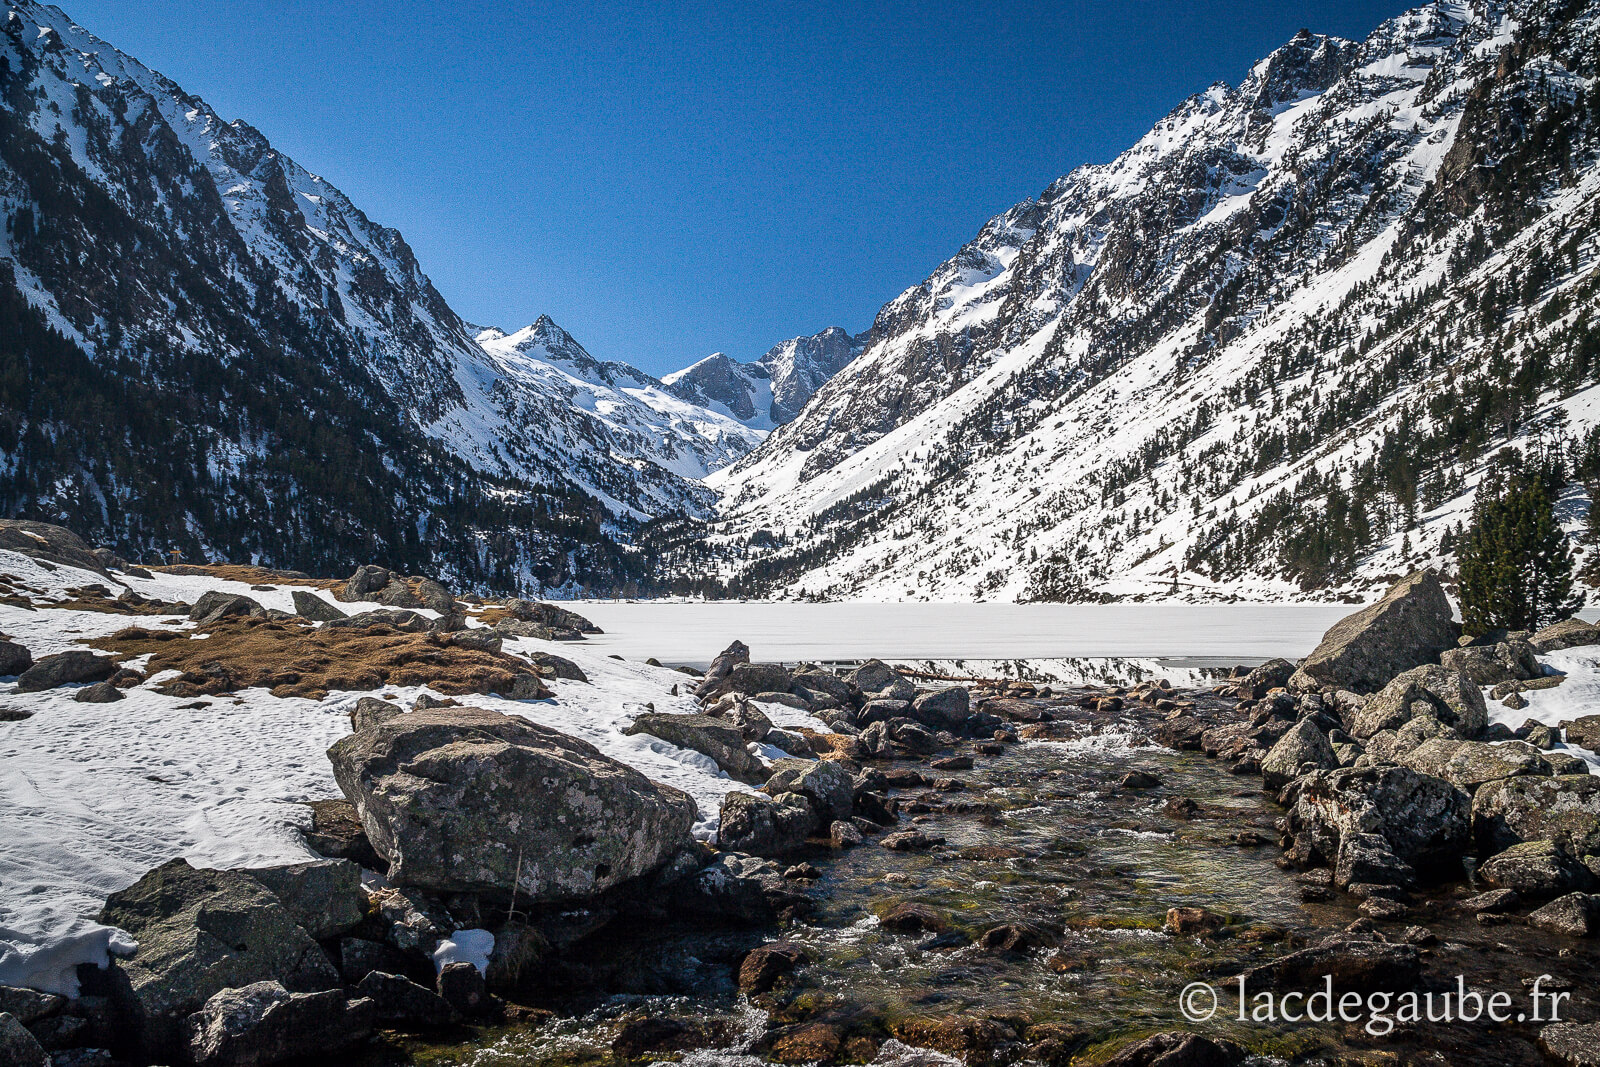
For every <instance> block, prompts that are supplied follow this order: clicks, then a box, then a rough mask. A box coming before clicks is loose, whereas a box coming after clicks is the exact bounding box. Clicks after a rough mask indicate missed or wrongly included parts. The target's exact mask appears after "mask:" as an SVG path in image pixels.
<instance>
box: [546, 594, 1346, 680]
mask: <svg viewBox="0 0 1600 1067" xmlns="http://www.w3.org/2000/svg"><path fill="white" fill-rule="evenodd" d="M571 606H572V607H573V608H574V609H576V610H577V611H579V612H580V613H582V614H584V615H586V616H588V617H589V618H590V619H593V620H594V622H595V624H596V625H598V626H600V627H601V628H602V629H603V630H605V631H606V633H605V634H603V635H599V636H595V637H592V638H591V639H590V640H591V641H592V643H593V644H592V646H591V647H599V648H602V649H603V650H604V651H606V652H608V653H616V654H618V655H621V656H625V657H627V658H628V659H644V658H647V657H650V656H654V657H656V658H657V659H659V660H661V661H663V662H665V663H686V664H690V665H696V666H704V665H705V664H706V663H707V662H709V661H710V659H711V657H713V656H714V655H716V654H717V653H718V652H720V651H721V650H722V649H724V648H726V647H727V646H728V644H729V643H730V642H732V641H734V640H740V641H743V642H745V643H746V644H747V645H749V646H750V650H751V655H752V656H753V657H754V658H755V659H757V660H764V661H778V662H784V663H792V662H799V661H802V660H817V661H830V660H844V661H853V660H862V659H868V658H871V657H874V656H876V657H878V658H880V659H886V660H955V659H965V660H1039V659H1081V658H1136V659H1182V660H1188V661H1191V662H1205V661H1212V662H1219V663H1220V662H1223V661H1226V662H1230V663H1232V662H1238V663H1249V662H1252V661H1254V662H1260V661H1263V660H1267V659H1271V658H1272V657H1274V656H1287V657H1289V658H1291V659H1294V658H1298V657H1301V656H1304V655H1305V654H1306V653H1308V652H1310V651H1311V650H1312V649H1313V648H1315V647H1316V646H1317V642H1318V641H1320V640H1321V639H1322V635H1323V634H1324V633H1325V632H1326V631H1327V629H1328V628H1329V627H1330V626H1332V625H1333V624H1334V623H1335V622H1337V621H1339V620H1340V619H1342V618H1344V617H1345V616H1346V615H1348V614H1350V613H1351V612H1353V611H1356V610H1358V608H1357V607H1356V606H1354V605H1350V604H910V603H832V604H795V603H755V602H728V601H716V602H710V603H685V602H669V601H583V602H580V603H575V604H573V605H571Z"/></svg>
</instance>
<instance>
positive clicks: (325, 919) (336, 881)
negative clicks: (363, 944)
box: [246, 860, 367, 941]
mask: <svg viewBox="0 0 1600 1067" xmlns="http://www.w3.org/2000/svg"><path fill="white" fill-rule="evenodd" d="M246 873H247V874H249V875H250V877H252V878H254V879H255V880H256V881H258V882H260V883H261V884H262V885H264V886H266V887H267V888H268V889H270V890H272V892H273V894H274V895H275V896H276V897H277V898H278V899H279V900H281V901H282V902H283V906H284V907H286V908H288V909H289V914H290V915H292V916H293V917H294V921H295V922H297V923H299V924H300V928H301V929H303V930H304V931H305V932H306V933H308V934H310V935H311V936H312V937H314V938H316V939H317V940H318V941H325V940H327V939H329V938H334V937H338V936H339V935H340V934H346V933H349V932H350V931H351V930H354V929H355V928H356V927H357V926H359V925H361V920H363V919H365V918H366V917H367V894H366V892H365V891H363V890H362V888H361V868H360V867H358V866H357V865H356V864H354V863H352V862H351V861H349V860H310V861H308V862H305V863H288V864H284V865H282V866H279V867H254V868H251V869H250V870H249V871H247V872H246Z"/></svg>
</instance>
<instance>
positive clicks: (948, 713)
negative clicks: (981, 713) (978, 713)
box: [910, 685, 972, 730]
mask: <svg viewBox="0 0 1600 1067" xmlns="http://www.w3.org/2000/svg"><path fill="white" fill-rule="evenodd" d="M970 714H972V695H971V694H970V693H969V692H968V691H967V688H966V686H961V685H956V686H951V687H950V688H949V689H935V690H934V691H933V692H931V693H923V694H922V695H921V696H919V697H917V699H915V700H913V701H912V702H911V714H910V718H912V719H915V720H916V721H917V722H920V723H921V724H922V725H924V726H926V727H927V728H928V729H930V730H955V729H959V728H960V727H961V725H962V724H963V723H965V722H966V721H967V716H969V715H970Z"/></svg>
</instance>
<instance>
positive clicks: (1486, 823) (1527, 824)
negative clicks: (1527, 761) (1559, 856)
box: [1472, 774, 1600, 856]
mask: <svg viewBox="0 0 1600 1067" xmlns="http://www.w3.org/2000/svg"><path fill="white" fill-rule="evenodd" d="M1472 832H1473V836H1474V837H1475V838H1477V841H1478V847H1479V849H1480V850H1482V851H1484V852H1486V853H1490V852H1499V851H1500V850H1502V849H1506V848H1510V847H1511V846H1512V845H1515V844H1516V843H1517V842H1519V841H1556V842H1559V843H1561V844H1564V845H1566V846H1568V847H1569V848H1571V849H1572V850H1573V851H1574V852H1576V853H1577V854H1578V855H1580V856H1587V855H1600V776H1596V775H1593V774H1567V775H1562V776H1561V777H1559V778H1535V777H1518V778H1506V779H1503V780H1500V781H1492V782H1486V783H1484V784H1483V785H1482V786H1480V787H1479V788H1478V791H1477V792H1476V793H1474V794H1473V797H1472Z"/></svg>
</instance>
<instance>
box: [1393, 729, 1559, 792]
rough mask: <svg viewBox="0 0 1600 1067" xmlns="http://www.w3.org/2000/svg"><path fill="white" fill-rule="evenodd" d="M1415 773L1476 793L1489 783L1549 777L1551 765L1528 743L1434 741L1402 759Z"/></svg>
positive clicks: (1449, 739)
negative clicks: (1511, 779) (1502, 780)
mask: <svg viewBox="0 0 1600 1067" xmlns="http://www.w3.org/2000/svg"><path fill="white" fill-rule="evenodd" d="M1396 762H1398V763H1403V764H1405V765H1406V766H1407V767H1410V768H1412V769H1413V770H1417V771H1421V772H1422V773H1423V774H1431V775H1433V776H1434V777H1435V778H1443V779H1444V780H1445V781H1447V782H1449V783H1450V784H1451V785H1453V786H1455V787H1456V788H1458V789H1464V790H1466V791H1467V792H1468V793H1472V792H1475V791H1476V790H1477V788H1478V787H1479V786H1481V785H1483V784H1484V783H1485V782H1492V781H1494V780H1496V779H1498V778H1516V777H1522V776H1528V775H1535V776H1541V777H1547V776H1549V774H1550V764H1549V763H1547V762H1546V761H1545V759H1544V757H1543V756H1542V755H1541V754H1540V753H1539V750H1538V749H1536V748H1534V747H1533V746H1532V745H1530V744H1528V743H1527V742H1525V741H1507V742H1505V743H1504V744H1498V745H1490V744H1485V743H1484V742H1482V741H1460V740H1453V739H1451V738H1447V737H1434V738H1430V739H1429V740H1427V741H1424V742H1423V743H1422V744H1420V745H1418V746H1417V747H1416V748H1414V749H1412V750H1411V751H1410V752H1407V753H1405V754H1404V755H1402V756H1400V757H1398V759H1397V760H1396Z"/></svg>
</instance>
